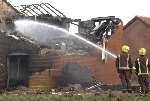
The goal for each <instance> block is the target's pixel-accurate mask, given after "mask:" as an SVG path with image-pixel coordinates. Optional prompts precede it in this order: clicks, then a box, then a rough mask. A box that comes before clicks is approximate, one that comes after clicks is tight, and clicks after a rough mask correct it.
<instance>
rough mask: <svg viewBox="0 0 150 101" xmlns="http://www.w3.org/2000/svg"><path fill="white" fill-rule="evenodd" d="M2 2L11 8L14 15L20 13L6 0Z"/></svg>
mask: <svg viewBox="0 0 150 101" xmlns="http://www.w3.org/2000/svg"><path fill="white" fill-rule="evenodd" d="M2 1H3V2H5V3H6V4H7V5H8V6H9V7H11V9H13V10H14V11H15V12H16V13H20V12H19V11H18V10H17V9H15V8H14V7H13V6H12V5H11V4H10V3H9V2H7V0H2Z"/></svg>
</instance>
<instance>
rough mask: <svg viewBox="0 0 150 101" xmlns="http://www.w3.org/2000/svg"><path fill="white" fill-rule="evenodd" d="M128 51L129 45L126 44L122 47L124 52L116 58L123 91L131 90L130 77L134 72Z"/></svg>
mask: <svg viewBox="0 0 150 101" xmlns="http://www.w3.org/2000/svg"><path fill="white" fill-rule="evenodd" d="M128 51H129V47H128V46H126V45H124V46H123V47H122V53H121V54H120V55H119V56H118V57H117V59H116V67H117V71H118V73H119V77H120V79H121V83H122V87H123V92H125V91H128V92H131V84H130V78H131V74H132V61H131V56H130V55H129V54H128Z"/></svg>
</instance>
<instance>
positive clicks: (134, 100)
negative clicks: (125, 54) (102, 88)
mask: <svg viewBox="0 0 150 101" xmlns="http://www.w3.org/2000/svg"><path fill="white" fill-rule="evenodd" d="M149 99H150V95H147V96H140V95H135V94H117V95H116V94H114V95H109V94H96V95H94V94H82V95H76V96H58V95H57V96H56V95H43V94H42V95H34V96H33V95H28V96H18V95H7V96H6V95H1V96H0V101H149Z"/></svg>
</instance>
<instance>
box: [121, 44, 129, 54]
mask: <svg viewBox="0 0 150 101" xmlns="http://www.w3.org/2000/svg"><path fill="white" fill-rule="evenodd" d="M129 50H130V48H129V46H127V45H123V46H122V52H125V53H128V51H129Z"/></svg>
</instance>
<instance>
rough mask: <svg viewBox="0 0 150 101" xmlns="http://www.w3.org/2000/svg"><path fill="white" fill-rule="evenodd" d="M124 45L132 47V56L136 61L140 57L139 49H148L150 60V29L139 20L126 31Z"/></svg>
mask: <svg viewBox="0 0 150 101" xmlns="http://www.w3.org/2000/svg"><path fill="white" fill-rule="evenodd" d="M123 38H124V43H126V44H128V45H129V46H130V54H131V55H133V56H134V59H135V58H136V57H137V56H138V50H139V48H142V47H143V48H146V49H147V55H148V57H149V58H150V47H149V40H150V28H149V27H148V26H147V25H145V24H144V23H142V22H141V21H140V20H139V19H136V20H135V21H134V22H133V23H132V24H130V25H129V26H128V27H127V28H126V29H125V30H124V36H123Z"/></svg>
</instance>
